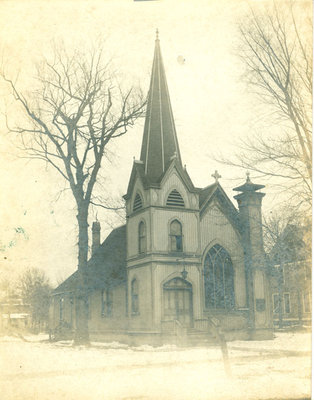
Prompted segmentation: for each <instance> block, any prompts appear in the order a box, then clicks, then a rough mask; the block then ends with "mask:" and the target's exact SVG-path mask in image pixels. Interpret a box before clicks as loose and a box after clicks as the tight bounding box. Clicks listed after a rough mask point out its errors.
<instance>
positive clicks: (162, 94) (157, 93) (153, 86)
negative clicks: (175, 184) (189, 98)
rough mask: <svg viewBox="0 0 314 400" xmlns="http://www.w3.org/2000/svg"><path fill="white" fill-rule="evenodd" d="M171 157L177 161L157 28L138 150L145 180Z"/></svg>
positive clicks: (154, 178) (160, 170)
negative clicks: (141, 135) (140, 141)
mask: <svg viewBox="0 0 314 400" xmlns="http://www.w3.org/2000/svg"><path fill="white" fill-rule="evenodd" d="M174 157H176V158H177V160H178V161H179V162H180V164H181V156H180V150H179V145H178V140H177V134H176V128H175V125H174V119H173V114H172V109H171V104H170V97H169V91H168V86H167V81H166V74H165V70H164V65H163V62H162V57H161V51H160V42H159V36H158V30H157V31H156V41H155V54H154V61H153V68H152V75H151V81H150V88H149V92H148V99H147V109H146V119H145V126H144V134H143V142H142V149H141V161H143V164H144V173H145V175H146V177H147V178H148V180H149V181H150V182H151V183H154V182H158V180H159V178H160V177H161V176H162V174H163V173H164V172H165V171H166V170H167V168H168V166H169V164H170V163H171V161H172V159H173V158H174ZM181 165H182V164H181Z"/></svg>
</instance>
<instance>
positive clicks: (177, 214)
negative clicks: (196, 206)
mask: <svg viewBox="0 0 314 400" xmlns="http://www.w3.org/2000/svg"><path fill="white" fill-rule="evenodd" d="M173 219H177V220H178V221H180V223H181V224H182V234H183V251H184V252H194V253H196V252H197V251H198V243H199V237H198V216H197V214H196V213H193V212H185V211H184V210H180V209H171V210H170V209H168V210H167V209H165V210H160V209H159V210H154V211H153V212H152V225H153V236H152V239H153V244H152V249H153V251H163V252H164V251H169V250H170V248H169V246H170V242H169V225H170V222H171V221H172V220H173Z"/></svg>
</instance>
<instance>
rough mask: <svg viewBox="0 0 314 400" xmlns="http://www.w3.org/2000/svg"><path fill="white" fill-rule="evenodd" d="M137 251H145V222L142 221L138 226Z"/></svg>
mask: <svg viewBox="0 0 314 400" xmlns="http://www.w3.org/2000/svg"><path fill="white" fill-rule="evenodd" d="M138 251H139V253H145V252H146V224H145V222H143V221H141V222H140V223H139V226H138Z"/></svg>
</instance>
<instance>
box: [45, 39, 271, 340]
mask: <svg viewBox="0 0 314 400" xmlns="http://www.w3.org/2000/svg"><path fill="white" fill-rule="evenodd" d="M191 101H194V100H191ZM213 118H214V116H213ZM205 129H206V128H205ZM193 144H194V142H193V132H191V146H193ZM200 168H202V169H204V168H208V167H206V166H204V165H201V166H200ZM212 176H213V178H214V183H211V184H209V185H208V186H206V187H205V188H197V187H195V186H194V184H193V182H192V180H191V178H190V176H189V174H188V172H187V169H186V168H185V166H184V164H183V163H182V160H181V155H180V148H179V143H178V138H177V133H176V128H175V122H174V117H173V114H172V108H171V104H170V96H169V92H168V86H167V82H166V75H165V70H164V65H163V61H162V57H161V51H160V43H159V39H158V37H157V38H156V44H155V54H154V61H153V67H152V75H151V83H150V89H149V94H148V101H147V110H146V119H145V126H144V133H143V140H142V148H141V154H140V160H134V163H133V168H132V172H131V176H130V180H129V185H128V189H127V193H126V195H125V196H124V199H125V203H126V225H124V226H121V227H119V228H117V229H114V230H113V231H112V232H111V233H110V235H109V236H108V237H107V239H106V240H105V241H104V242H103V243H102V244H100V224H99V222H98V221H97V222H95V223H94V224H93V228H92V231H93V245H92V248H93V254H92V257H91V259H90V261H89V263H88V268H87V271H86V273H85V287H87V290H88V301H86V305H85V306H86V313H87V315H88V329H89V333H90V337H91V338H92V339H96V338H102V339H105V340H123V341H128V342H129V343H162V342H166V341H168V340H171V338H172V337H173V335H177V334H178V332H180V333H181V334H182V335H183V334H184V335H186V336H187V337H189V338H192V337H193V336H195V335H200V336H201V335H203V336H206V335H209V330H210V324H212V323H213V321H215V324H218V325H220V327H221V329H222V330H223V331H224V333H225V335H226V338H227V339H228V340H231V339H267V338H272V303H271V297H270V291H269V277H268V269H267V264H266V260H265V254H264V247H263V235H262V223H261V212H262V211H261V207H262V198H263V197H264V193H261V192H260V189H262V188H264V186H263V185H259V184H255V183H253V182H251V180H250V178H249V176H248V177H247V180H246V182H245V183H244V184H243V185H241V186H239V187H237V188H235V189H234V190H235V191H236V192H238V194H237V195H235V196H234V198H235V199H236V201H237V205H238V207H236V206H235V205H234V204H233V202H232V201H231V200H230V199H229V197H228V196H227V194H226V192H225V191H224V190H223V188H222V186H221V185H220V183H219V181H218V180H219V178H220V176H219V174H218V173H217V171H216V172H215V173H214V174H213V175H212ZM80 285H81V282H80V274H79V273H78V272H75V273H74V274H72V275H71V276H70V277H69V278H68V279H67V280H65V281H64V282H63V283H62V284H61V285H59V286H58V287H57V288H56V289H55V290H54V293H53V296H52V304H51V314H50V328H51V331H52V332H53V334H54V333H55V334H56V335H58V333H59V334H60V335H66V334H67V332H68V335H71V332H72V331H73V330H75V327H76V324H78V323H80V320H79V318H75V314H76V304H75V302H76V299H77V297H76V292H77V289H78V288H79V287H80ZM78 315H79V314H78Z"/></svg>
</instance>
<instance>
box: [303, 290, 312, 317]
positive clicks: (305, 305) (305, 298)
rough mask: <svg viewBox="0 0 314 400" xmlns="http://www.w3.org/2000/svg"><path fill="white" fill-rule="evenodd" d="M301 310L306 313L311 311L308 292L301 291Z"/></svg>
mask: <svg viewBox="0 0 314 400" xmlns="http://www.w3.org/2000/svg"><path fill="white" fill-rule="evenodd" d="M303 310H304V312H306V313H309V312H311V296H310V293H309V292H305V293H303Z"/></svg>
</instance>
